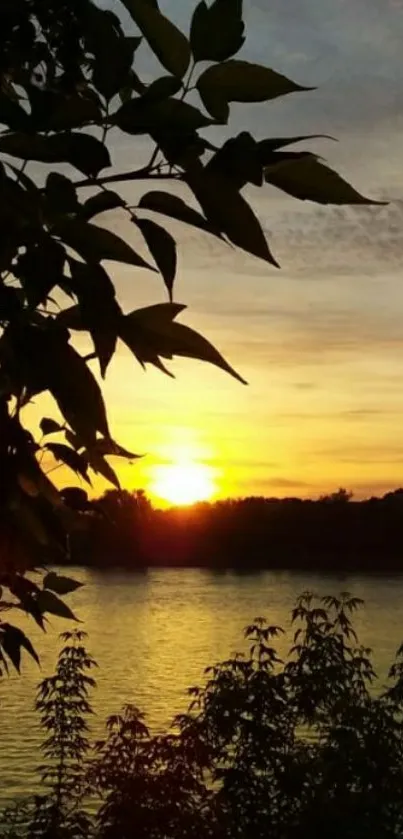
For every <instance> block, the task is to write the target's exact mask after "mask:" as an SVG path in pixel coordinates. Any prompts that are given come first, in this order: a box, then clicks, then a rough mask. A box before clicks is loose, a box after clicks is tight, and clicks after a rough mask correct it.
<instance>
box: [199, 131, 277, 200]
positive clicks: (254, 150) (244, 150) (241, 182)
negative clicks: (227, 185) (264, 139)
mask: <svg viewBox="0 0 403 839" xmlns="http://www.w3.org/2000/svg"><path fill="white" fill-rule="evenodd" d="M206 171H207V172H209V173H210V174H213V175H214V174H218V175H225V177H227V178H229V179H230V181H231V185H232V186H234V187H236V189H238V190H240V189H242V188H243V187H244V186H245V185H246V184H247V183H251V184H254V185H255V186H262V184H263V166H262V163H261V162H260V157H259V146H258V143H257V142H256V140H254V138H253V137H252V136H251V134H249V133H248V132H247V131H242V133H241V134H238V136H237V137H233V138H231V139H230V140H227V141H226V143H224V145H223V146H222V148H221V149H218V151H217V152H216V154H214V155H213V157H212V158H211V159H210V160H209V162H208V164H207V166H206Z"/></svg>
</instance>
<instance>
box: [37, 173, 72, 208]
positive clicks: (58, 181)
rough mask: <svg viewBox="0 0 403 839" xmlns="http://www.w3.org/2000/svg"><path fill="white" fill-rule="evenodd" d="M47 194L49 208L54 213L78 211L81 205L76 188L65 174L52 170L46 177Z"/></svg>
mask: <svg viewBox="0 0 403 839" xmlns="http://www.w3.org/2000/svg"><path fill="white" fill-rule="evenodd" d="M45 195H46V203H47V208H48V210H50V212H51V213H52V214H56V215H57V214H66V213H75V212H77V209H78V206H79V205H78V201H77V194H76V190H75V188H74V185H73V183H72V182H71V181H70V179H69V178H66V176H65V175H60V174H59V173H58V172H50V174H49V175H48V177H47V179H46V188H45Z"/></svg>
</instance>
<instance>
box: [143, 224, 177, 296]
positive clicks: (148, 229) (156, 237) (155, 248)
mask: <svg viewBox="0 0 403 839" xmlns="http://www.w3.org/2000/svg"><path fill="white" fill-rule="evenodd" d="M137 226H138V227H139V228H140V230H141V232H142V234H143V236H144V238H145V240H146V242H147V245H148V248H149V251H150V253H151V255H152V256H153V257H154V259H155V262H156V265H157V266H158V269H159V271H160V272H161V274H162V276H163V279H164V283H165V285H166V288H167V290H168V294H169V299H170V300H171V301H172V289H173V285H174V281H175V276H176V266H177V254H176V242H175V239H174V238H173V236H171V234H170V233H168V231H167V230H165V229H164V228H163V227H161V226H160V225H159V224H156V223H155V222H154V221H150V220H149V219H138V220H137Z"/></svg>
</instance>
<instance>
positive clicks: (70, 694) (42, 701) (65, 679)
mask: <svg viewBox="0 0 403 839" xmlns="http://www.w3.org/2000/svg"><path fill="white" fill-rule="evenodd" d="M61 638H62V640H63V642H64V646H63V648H62V649H61V651H60V653H59V657H58V662H57V667H56V672H55V674H54V675H53V676H51V677H49V678H46V679H44V680H43V681H42V682H41V683H40V684H39V687H38V691H37V699H36V703H35V708H36V710H37V712H38V713H39V717H40V725H41V729H42V732H43V734H44V735H45V740H44V742H43V744H42V753H43V755H44V758H45V763H44V764H43V765H42V766H40V767H39V769H38V772H39V775H40V778H41V783H42V786H43V787H44V793H43V794H42V795H38V796H36V797H35V800H34V802H33V803H32V804H30V803H29V802H28V803H27V804H25V805H23V806H22V807H17V808H16V809H15V810H14V812H9V813H7V814H6V815H5V816H4V820H3V821H4V822H5V823H7V822H8V821H12V822H14V825H13V827H12V828H10V829H9V830H11V836H13V835H14V834H13V832H12V831H13V830H17V828H18V826H19V827H20V828H23V826H24V825H25V827H26V829H27V831H28V833H27V836H28V837H29V839H87V837H88V835H89V830H90V817H89V816H88V814H87V813H86V812H85V810H83V809H82V802H83V799H84V796H85V794H86V791H87V786H88V785H87V781H86V758H87V753H88V750H89V741H88V739H87V730H88V725H87V722H86V718H87V717H88V715H89V714H91V713H92V708H91V705H90V703H89V701H88V694H89V690H90V689H91V688H93V687H95V681H94V679H93V678H92V677H91V676H89V675H88V673H89V671H90V670H91V669H92V668H93V667H94V666H95V661H94V660H93V659H92V658H91V656H90V655H89V654H88V652H87V650H86V649H85V647H84V646H83V639H84V638H85V633H84V632H79V631H78V630H74V631H73V632H66V633H64V634H63V635H62V636H61ZM7 835H10V834H7ZM17 835H19V834H18V833H17Z"/></svg>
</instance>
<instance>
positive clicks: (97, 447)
mask: <svg viewBox="0 0 403 839" xmlns="http://www.w3.org/2000/svg"><path fill="white" fill-rule="evenodd" d="M91 451H92V452H97V454H100V455H102V456H104V455H114V456H115V457H126V458H127V459H128V460H137V459H138V458H139V457H142V456H143V455H141V454H135V453H134V452H129V451H128V450H127V449H124V448H123V446H120V445H119V443H115V441H114V440H105V439H103V440H97V441H96V442H95V443H94V445H93V446H92V447H91Z"/></svg>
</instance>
